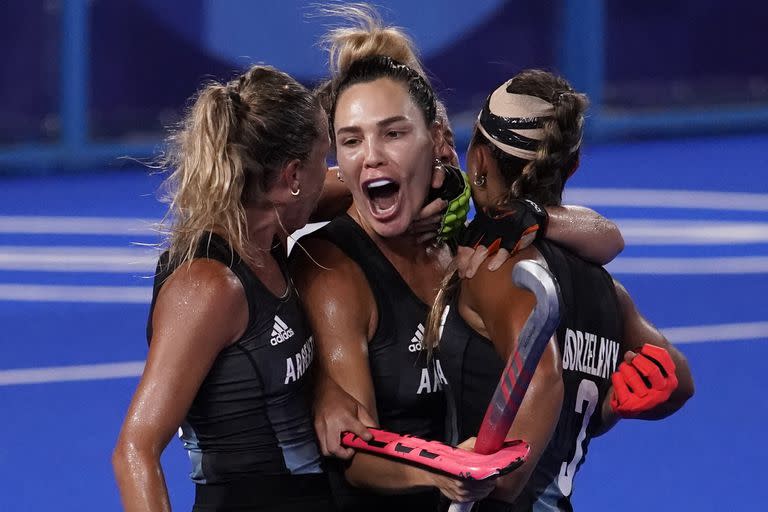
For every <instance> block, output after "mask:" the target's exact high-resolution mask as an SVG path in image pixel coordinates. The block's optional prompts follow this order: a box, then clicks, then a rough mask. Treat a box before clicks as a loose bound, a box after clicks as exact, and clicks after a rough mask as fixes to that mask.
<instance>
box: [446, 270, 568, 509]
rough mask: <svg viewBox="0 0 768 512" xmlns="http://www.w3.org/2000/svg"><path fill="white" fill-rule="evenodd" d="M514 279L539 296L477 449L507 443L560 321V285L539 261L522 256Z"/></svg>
mask: <svg viewBox="0 0 768 512" xmlns="http://www.w3.org/2000/svg"><path fill="white" fill-rule="evenodd" d="M512 281H513V282H514V283H515V285H517V286H519V287H521V288H525V289H527V290H529V291H531V292H533V294H534V295H535V296H536V306H535V307H534V308H533V311H532V312H531V314H530V316H528V319H527V320H526V321H525V325H524V326H523V329H522V331H520V336H518V340H517V348H516V349H515V351H514V352H513V353H512V355H511V356H510V357H509V360H508V361H507V366H506V367H505V368H504V372H503V373H502V374H501V379H500V380H499V384H498V385H497V386H496V391H495V392H494V393H493V397H491V402H490V403H489V404H488V409H487V410H486V412H485V417H484V418H483V423H482V424H481V425H480V432H478V434H477V440H476V441H475V448H474V451H476V452H478V453H482V454H489V453H494V452H496V451H497V450H499V448H501V447H502V446H503V445H504V440H505V439H506V437H507V433H508V432H509V428H510V427H511V426H512V422H513V421H514V419H515V416H516V415H517V411H518V410H519V409H520V404H521V403H522V401H523V397H524V396H525V391H526V389H528V384H530V382H531V378H532V377H533V373H534V372H535V371H536V367H537V366H538V364H539V359H540V358H541V355H542V354H543V353H544V349H546V347H547V344H548V343H549V340H550V338H552V335H553V334H554V333H555V330H556V329H557V326H558V324H559V323H560V288H559V286H558V284H557V281H556V280H555V278H554V276H553V275H552V274H551V273H550V272H549V270H547V269H546V268H544V267H543V266H542V265H540V264H539V263H536V262H535V261H533V260H523V261H520V262H519V263H517V264H516V265H515V268H514V269H512ZM472 505H474V502H466V503H457V502H454V503H452V504H451V507H450V509H449V512H469V511H470V510H471V509H472Z"/></svg>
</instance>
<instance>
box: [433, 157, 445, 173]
mask: <svg viewBox="0 0 768 512" xmlns="http://www.w3.org/2000/svg"><path fill="white" fill-rule="evenodd" d="M433 165H434V167H435V170H436V171H438V170H441V169H442V168H443V162H441V161H440V159H439V158H437V157H435V163H434V164H433Z"/></svg>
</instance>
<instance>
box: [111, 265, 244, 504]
mask: <svg viewBox="0 0 768 512" xmlns="http://www.w3.org/2000/svg"><path fill="white" fill-rule="evenodd" d="M247 323H248V307H247V301H246V298H245V293H244V291H243V288H242V285H241V284H240V281H239V280H238V279H237V277H236V276H235V275H234V274H233V273H232V272H231V271H230V270H229V269H228V268H227V267H225V266H224V265H222V264H221V263H218V262H215V261H212V260H205V259H203V260H195V261H193V262H192V263H191V264H190V265H189V266H186V265H185V266H182V267H180V268H179V269H177V270H176V271H175V272H174V273H173V274H172V275H171V277H170V278H169V279H168V281H167V282H166V283H165V284H164V285H163V288H162V289H161V290H160V294H159V296H158V298H157V302H156V304H155V310H154V314H153V319H152V330H153V334H152V341H151V343H150V347H149V354H148V356H147V363H146V367H145V368H144V374H143V375H142V377H141V380H140V382H139V385H138V388H137V390H136V392H135V394H134V396H133V400H132V401H131V405H130V408H129V409H128V413H127V415H126V418H125V421H124V423H123V426H122V429H121V431H120V436H119V438H118V440H117V445H116V446H115V451H114V454H113V456H112V464H113V467H114V470H115V476H116V478H117V484H118V487H119V488H120V495H121V498H122V502H123V506H124V508H125V510H127V511H129V512H130V511H136V512H138V511H142V512H147V511H150V512H154V511H168V510H170V504H169V500H168V491H167V488H166V485H165V478H164V476H163V472H162V468H161V466H160V454H161V453H162V451H163V449H164V448H165V446H166V445H167V444H168V442H169V441H170V439H171V437H172V436H173V435H174V433H175V432H176V431H177V429H178V428H179V425H181V423H182V422H183V420H184V416H185V415H186V413H187V411H188V410H189V407H190V405H191V404H192V400H193V399H194V397H195V395H196V394H197V390H198V388H199V387H200V384H201V383H202V381H203V379H204V378H205V376H206V375H207V373H208V371H209V370H210V368H211V365H212V364H213V362H214V360H215V359H216V357H217V355H218V354H219V352H220V351H221V350H222V349H224V348H225V347H226V346H228V345H229V344H231V343H233V342H234V341H235V340H237V339H238V338H239V337H240V336H242V334H243V332H244V331H245V328H246V325H247Z"/></svg>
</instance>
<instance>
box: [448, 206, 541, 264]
mask: <svg viewBox="0 0 768 512" xmlns="http://www.w3.org/2000/svg"><path fill="white" fill-rule="evenodd" d="M547 219H548V214H547V211H546V210H545V209H544V208H541V207H540V206H539V205H538V204H536V203H534V202H533V201H531V200H530V199H514V200H511V201H509V202H507V203H506V204H505V205H503V206H502V207H497V208H484V209H482V210H478V211H477V212H476V213H475V218H474V219H473V220H472V222H470V224H469V226H467V229H466V230H465V231H464V233H463V234H462V236H461V239H460V240H459V245H462V246H467V247H472V248H477V247H479V246H486V247H493V246H494V245H495V246H496V247H499V248H502V247H503V248H504V249H506V250H508V251H509V252H510V253H512V254H514V253H515V252H517V251H520V250H522V249H524V248H526V247H528V246H529V245H530V244H531V243H533V241H534V240H536V238H540V237H542V236H543V233H544V231H545V230H546V225H547Z"/></svg>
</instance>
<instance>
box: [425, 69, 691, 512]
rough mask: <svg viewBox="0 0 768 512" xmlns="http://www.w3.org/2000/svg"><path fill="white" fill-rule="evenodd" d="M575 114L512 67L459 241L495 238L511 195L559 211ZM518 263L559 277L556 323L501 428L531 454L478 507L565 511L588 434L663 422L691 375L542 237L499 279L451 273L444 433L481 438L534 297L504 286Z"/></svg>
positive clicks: (487, 124)
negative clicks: (620, 424)
mask: <svg viewBox="0 0 768 512" xmlns="http://www.w3.org/2000/svg"><path fill="white" fill-rule="evenodd" d="M586 107H587V100H586V97H585V96H584V95H582V94H579V93H577V92H575V91H574V90H573V89H572V88H571V87H570V85H569V84H568V83H567V82H566V81H565V80H563V79H561V78H558V77H556V76H554V75H552V74H550V73H547V72H544V71H537V70H534V71H526V72H523V73H520V74H519V75H516V76H515V77H514V78H512V79H511V80H509V81H507V82H506V83H504V84H503V85H502V86H500V87H499V88H498V89H496V90H495V91H493V93H492V94H491V95H490V96H489V97H488V100H487V102H486V104H485V106H484V108H483V110H482V111H481V113H480V115H479V117H478V121H477V124H476V126H475V131H474V135H473V138H472V141H471V143H470V147H469V152H468V155H467V167H468V169H469V173H470V175H471V177H472V179H471V183H472V195H473V198H474V200H475V203H476V205H477V207H478V209H479V210H480V215H479V217H478V218H477V220H476V221H475V222H473V223H472V224H471V225H470V226H469V229H468V232H467V234H466V237H465V240H464V242H465V243H468V244H470V245H472V244H474V243H476V242H477V241H478V240H483V239H486V240H487V239H489V238H494V237H495V236H496V235H495V234H492V233H491V232H492V231H494V230H495V229H497V227H498V226H497V224H494V223H493V222H491V220H489V219H491V218H494V217H495V218H504V217H507V216H508V215H509V214H510V213H511V212H513V211H514V210H516V209H518V208H520V206H521V204H522V203H523V201H521V200H533V201H535V202H536V203H538V204H541V205H543V206H546V207H550V206H555V205H559V204H560V201H561V196H562V192H563V187H564V185H565V183H566V181H567V180H568V178H569V177H570V176H571V174H573V172H574V171H575V170H576V167H577V166H578V163H579V153H580V148H581V141H582V135H583V124H584V111H585V110H586ZM521 259H533V260H536V261H538V262H540V263H542V264H544V265H546V266H548V267H549V270H550V271H551V272H552V273H553V274H554V276H555V277H556V278H557V280H558V282H559V286H560V291H561V297H562V305H561V319H560V325H559V328H558V330H557V333H556V336H555V337H553V339H552V340H551V341H550V343H549V346H548V348H547V350H546V351H545V353H544V355H543V357H542V359H541V361H540V363H539V365H538V368H537V369H536V372H535V374H534V376H533V380H532V382H531V384H530V387H529V388H528V392H527V393H526V395H525V398H524V400H523V403H522V406H521V408H520V410H519V412H518V415H517V417H516V419H515V422H514V424H513V425H512V428H511V430H510V432H509V437H510V438H518V439H525V440H526V441H528V442H529V443H530V445H531V453H530V456H529V459H528V460H527V461H526V462H525V464H523V465H522V466H521V467H520V468H518V469H517V470H515V471H514V472H512V473H510V474H509V475H506V476H504V477H501V478H499V479H498V480H497V481H496V489H495V490H494V492H493V494H492V496H491V497H490V498H489V499H487V500H485V501H483V502H481V503H480V505H479V507H478V510H480V511H483V512H485V511H531V510H533V511H554V510H563V511H568V510H571V509H572V507H571V501H570V500H571V495H572V491H573V478H574V475H575V473H576V472H577V471H578V469H579V467H580V466H581V464H583V462H584V458H585V456H586V453H587V448H588V445H589V441H590V439H591V438H592V437H595V436H597V435H600V434H601V433H603V432H605V431H606V430H608V429H609V428H610V427H611V426H612V425H613V424H614V423H615V422H616V421H617V420H618V419H619V418H622V417H625V418H644V419H659V418H663V417H665V416H667V415H669V414H672V413H673V412H675V411H676V410H678V409H679V408H680V407H681V406H682V405H683V404H684V403H685V401H686V400H687V399H688V398H690V396H691V395H692V394H693V381H692V378H691V374H690V370H689V368H688V364H687V362H686V360H685V358H684V357H683V355H682V354H681V353H680V352H679V351H678V350H676V349H675V348H674V347H673V346H672V345H670V344H669V342H667V340H666V339H665V338H664V336H663V335H662V334H661V333H660V332H659V331H658V330H657V329H655V328H654V327H653V326H652V325H651V324H650V323H649V322H648V321H647V320H646V319H645V318H643V316H642V315H641V314H640V313H639V312H638V311H637V309H636V308H635V305H634V303H633V301H632V299H631V297H630V296H629V294H628V293H627V291H626V290H625V289H624V288H623V287H622V286H621V285H620V284H619V283H618V282H616V281H614V280H613V279H612V278H611V276H610V275H609V274H608V273H607V272H606V271H605V270H603V269H602V268H601V267H599V266H597V265H594V264H591V263H589V262H587V261H585V260H584V259H583V258H582V257H579V256H578V255H576V254H574V253H572V252H570V251H569V250H567V249H565V248H564V247H562V246H560V245H557V244H556V243H553V242H552V241H549V240H541V239H540V240H538V241H537V242H535V244H534V245H533V246H531V247H528V248H526V249H524V250H522V251H520V252H519V253H518V254H516V255H514V256H513V258H512V259H510V260H508V261H507V262H505V263H504V264H503V265H502V267H501V269H499V271H497V272H496V273H492V272H489V271H488V270H487V269H484V268H482V267H481V268H480V270H479V271H478V273H477V274H476V275H475V276H474V277H472V278H471V279H464V280H459V279H458V276H457V275H456V274H454V275H453V276H451V277H450V279H448V280H447V284H446V285H445V287H444V288H443V289H442V290H441V292H440V294H439V299H438V300H437V301H436V302H435V304H434V306H433V309H432V312H431V314H430V323H429V325H430V329H429V336H428V341H427V343H428V346H430V347H431V346H432V343H433V340H435V338H436V337H437V335H438V332H440V331H442V335H441V337H440V340H439V344H438V350H439V357H440V361H441V363H442V368H443V370H444V374H445V376H446V378H447V380H448V382H449V383H450V389H451V393H452V395H453V398H454V401H455V404H456V410H457V419H458V421H457V424H458V432H456V433H455V434H456V435H455V436H454V439H466V438H468V437H471V436H473V435H476V433H477V432H478V430H479V427H480V424H481V422H482V420H483V417H484V414H485V409H486V407H487V406H488V403H489V401H490V398H491V395H492V394H493V392H494V390H495V388H496V385H497V383H498V382H499V378H500V376H501V373H502V370H503V369H504V366H505V364H506V361H507V359H508V358H509V355H510V354H511V353H512V352H513V351H514V349H515V346H516V343H517V336H518V335H519V333H520V331H521V329H522V326H523V324H524V323H525V321H526V319H527V317H528V315H529V314H530V312H531V310H532V308H533V305H534V297H533V295H532V294H531V293H530V292H528V291H526V290H522V289H520V288H517V287H516V286H515V285H514V284H513V283H512V279H511V272H512V268H513V267H514V265H515V263H516V262H518V261H520V260H521ZM441 319H442V327H441ZM469 444H471V443H469Z"/></svg>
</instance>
